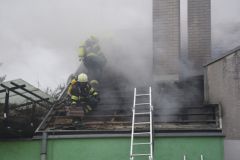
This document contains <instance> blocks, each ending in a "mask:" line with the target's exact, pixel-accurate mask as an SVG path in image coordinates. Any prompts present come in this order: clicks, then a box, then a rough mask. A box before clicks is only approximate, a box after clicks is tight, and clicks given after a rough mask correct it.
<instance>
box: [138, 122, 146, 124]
mask: <svg viewBox="0 0 240 160" xmlns="http://www.w3.org/2000/svg"><path fill="white" fill-rule="evenodd" d="M134 124H150V122H137V123H134Z"/></svg>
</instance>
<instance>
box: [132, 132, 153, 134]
mask: <svg viewBox="0 0 240 160" xmlns="http://www.w3.org/2000/svg"><path fill="white" fill-rule="evenodd" d="M133 134H135V135H141V134H150V132H137V133H133Z"/></svg>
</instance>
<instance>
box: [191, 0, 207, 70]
mask: <svg viewBox="0 0 240 160" xmlns="http://www.w3.org/2000/svg"><path fill="white" fill-rule="evenodd" d="M210 56H211V1H210V0H188V59H189V61H190V63H191V65H192V67H193V69H194V70H195V74H197V75H199V74H202V73H203V67H202V65H203V64H205V63H206V61H207V60H209V59H210Z"/></svg>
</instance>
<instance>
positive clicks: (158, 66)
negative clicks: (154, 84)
mask: <svg viewBox="0 0 240 160" xmlns="http://www.w3.org/2000/svg"><path fill="white" fill-rule="evenodd" d="M182 1H184V0H153V78H154V81H162V80H163V81H164V80H178V79H179V76H180V74H181V73H180V71H182V70H181V68H180V67H182V65H180V63H181V60H180V59H181V58H180V57H181V56H182V55H181V54H182V53H181V42H180V41H181V29H180V21H181V20H180V17H181V16H180V3H181V2H182ZM185 1H187V3H188V4H187V6H188V7H187V8H186V9H187V13H188V14H187V16H188V17H187V28H188V30H187V33H186V34H187V37H188V41H187V42H188V49H187V52H188V54H187V58H188V62H189V63H188V65H187V66H184V67H189V68H191V71H193V70H194V72H191V74H192V75H199V74H202V70H203V69H202V65H203V64H204V63H206V60H208V59H209V58H210V54H211V10H210V7H211V5H210V4H211V2H210V0H185ZM189 64H190V65H189Z"/></svg>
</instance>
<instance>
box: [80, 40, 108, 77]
mask: <svg viewBox="0 0 240 160" xmlns="http://www.w3.org/2000/svg"><path fill="white" fill-rule="evenodd" d="M79 60H80V61H83V63H84V65H85V66H86V68H87V70H88V74H89V77H90V78H91V79H99V78H100V76H101V73H102V69H103V67H104V66H105V64H106V57H105V56H104V54H103V53H102V52H101V48H100V46H99V43H98V39H97V38H96V37H94V36H91V37H90V38H89V39H87V40H86V41H85V42H84V43H82V44H81V45H80V46H79Z"/></svg>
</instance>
